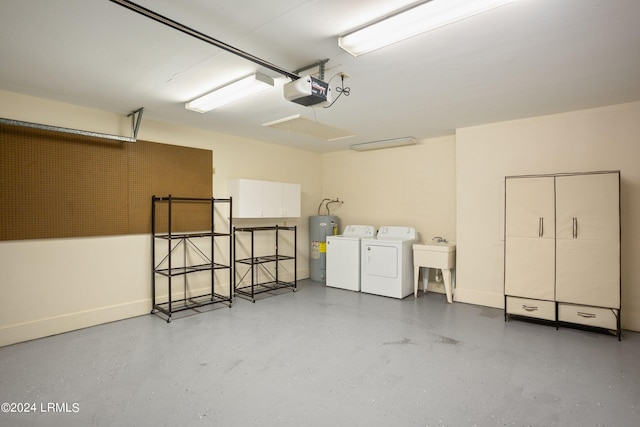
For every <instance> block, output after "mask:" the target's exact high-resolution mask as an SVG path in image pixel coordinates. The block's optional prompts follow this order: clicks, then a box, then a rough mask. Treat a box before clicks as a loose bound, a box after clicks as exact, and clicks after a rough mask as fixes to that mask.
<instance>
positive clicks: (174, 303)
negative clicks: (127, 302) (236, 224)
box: [151, 195, 233, 323]
mask: <svg viewBox="0 0 640 427" xmlns="http://www.w3.org/2000/svg"><path fill="white" fill-rule="evenodd" d="M160 203H166V204H167V209H166V212H167V231H166V232H163V233H158V232H157V228H156V226H157V217H156V215H157V214H156V207H157V205H158V204H160ZM176 203H181V204H185V203H192V204H210V206H211V223H210V228H209V230H207V231H202V232H187V233H175V232H173V231H172V216H173V212H172V211H173V206H174V204H176ZM232 203H233V202H232V200H231V198H228V199H218V198H213V197H212V198H194V197H174V196H172V195H169V196H167V197H158V196H155V195H154V196H152V197H151V235H152V244H151V268H152V272H151V277H152V279H151V288H152V309H151V313H152V314H155V313H158V312H159V313H162V314H164V315H165V316H166V317H167V323H170V322H171V319H172V316H173V314H174V313H177V312H180V311H185V310H193V309H196V308H198V307H202V306H206V305H211V304H217V303H226V304H227V305H228V306H229V307H231V305H232V302H233V289H232V287H233V263H232V262H231V254H232V247H233V239H232V234H231V230H233V218H232V212H233V210H232ZM224 204H227V205H228V218H229V219H228V232H219V231H216V227H215V215H216V207H217V206H221V205H224ZM218 238H227V239H228V245H229V249H228V256H229V258H228V259H229V264H221V263H218V262H216V252H217V250H216V239H218ZM195 239H200V240H201V239H206V240H207V243H208V244H210V251H211V253H210V256H208V255H206V254H205V253H204V250H203V249H201V248H202V247H203V243H202V242H201V243H200V245H198V244H197V243H196V242H195ZM162 242H166V249H165V253H164V254H165V256H164V257H163V258H162V260H160V261H159V262H156V254H157V251H158V250H161V248H160V247H161V246H162ZM179 248H182V250H183V254H184V260H186V253H187V250H188V249H189V248H191V249H192V250H195V251H197V252H198V253H199V254H200V255H201V256H202V259H203V260H205V261H206V262H204V263H202V264H195V265H186V262H183V263H182V264H184V265H180V266H175V264H174V259H173V258H174V255H175V254H174V252H176V251H178V250H179ZM220 270H227V271H228V273H229V290H228V295H222V294H219V293H216V292H215V285H216V277H215V275H216V271H220ZM203 271H208V272H210V274H211V280H210V281H211V288H210V291H209V292H207V293H204V294H201V295H196V296H188V295H187V278H186V276H187V275H188V274H191V273H198V272H203ZM158 276H160V277H165V278H166V283H167V301H164V302H158V299H157V296H156V291H157V287H158V286H157V283H156V278H157V277H158ZM178 276H182V278H183V280H182V288H183V298H178V299H173V291H174V287H175V285H176V284H175V283H174V280H175V279H176V278H177V277H178Z"/></svg>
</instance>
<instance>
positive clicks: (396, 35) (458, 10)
mask: <svg viewBox="0 0 640 427" xmlns="http://www.w3.org/2000/svg"><path fill="white" fill-rule="evenodd" d="M513 1H516V0H431V1H427V2H423V3H421V4H419V5H417V6H415V7H413V8H411V9H408V10H405V11H402V12H399V13H397V14H395V15H392V16H390V17H388V18H386V19H382V20H380V21H377V22H375V23H373V24H371V25H368V26H366V27H364V28H362V29H360V30H356V31H354V32H352V33H349V34H347V35H345V36H341V37H339V38H338V46H340V47H341V48H342V49H344V50H346V51H347V52H349V53H350V54H351V55H353V56H359V55H363V54H365V53H368V52H371V51H374V50H376V49H380V48H382V47H385V46H389V45H391V44H393V43H397V42H399V41H401V40H406V39H408V38H410V37H414V36H416V35H418V34H422V33H424V32H427V31H431V30H434V29H436V28H440V27H442V26H445V25H448V24H451V23H453V22H457V21H460V20H462V19H465V18H469V17H471V16H474V15H477V14H479V13H482V12H486V11H488V10H491V9H493V8H496V7H498V6H502V5H504V4H507V3H511V2H513Z"/></svg>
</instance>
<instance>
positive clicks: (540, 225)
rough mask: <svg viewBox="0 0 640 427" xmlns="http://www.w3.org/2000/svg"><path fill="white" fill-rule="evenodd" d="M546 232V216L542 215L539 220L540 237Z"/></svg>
mask: <svg viewBox="0 0 640 427" xmlns="http://www.w3.org/2000/svg"><path fill="white" fill-rule="evenodd" d="M543 234H544V218H542V217H540V220H539V221H538V237H542V235H543Z"/></svg>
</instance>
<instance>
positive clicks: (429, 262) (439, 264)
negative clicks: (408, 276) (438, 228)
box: [413, 242, 456, 270]
mask: <svg viewBox="0 0 640 427" xmlns="http://www.w3.org/2000/svg"><path fill="white" fill-rule="evenodd" d="M413 264H414V265H419V266H421V267H430V268H440V269H447V270H448V269H452V268H453V267H455V266H456V244H455V243H454V242H446V243H445V242H426V243H416V244H414V245H413Z"/></svg>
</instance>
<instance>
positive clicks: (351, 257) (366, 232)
mask: <svg viewBox="0 0 640 427" xmlns="http://www.w3.org/2000/svg"><path fill="white" fill-rule="evenodd" d="M363 238H364V239H373V238H375V228H374V227H373V226H372V225H347V226H346V227H345V229H344V232H343V234H341V235H338V236H327V279H326V282H325V283H326V285H327V286H330V287H332V288H340V289H348V290H350V291H358V292H359V291H360V241H361V239H363Z"/></svg>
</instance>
